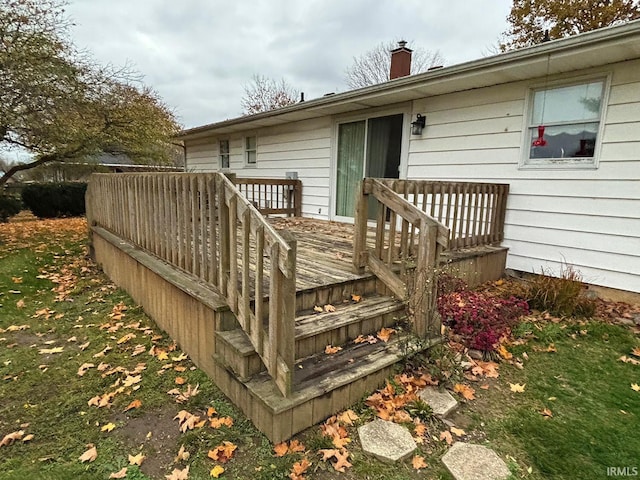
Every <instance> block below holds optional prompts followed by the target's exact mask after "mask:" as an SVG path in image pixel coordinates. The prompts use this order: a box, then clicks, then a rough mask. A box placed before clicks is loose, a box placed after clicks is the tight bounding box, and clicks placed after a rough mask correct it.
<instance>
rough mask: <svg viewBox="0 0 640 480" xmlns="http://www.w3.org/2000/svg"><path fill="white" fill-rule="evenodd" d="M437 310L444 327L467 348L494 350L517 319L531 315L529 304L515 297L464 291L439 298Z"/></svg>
mask: <svg viewBox="0 0 640 480" xmlns="http://www.w3.org/2000/svg"><path fill="white" fill-rule="evenodd" d="M438 311H439V312H440V315H441V316H442V320H443V322H444V324H445V325H448V326H450V327H451V329H452V330H453V332H454V333H456V334H458V335H460V336H461V337H462V338H463V339H464V341H465V343H466V345H467V346H468V347H470V348H475V349H478V350H483V351H492V350H495V349H496V347H497V346H498V343H499V340H500V338H501V337H502V336H503V335H507V334H508V333H509V331H510V329H511V327H512V326H514V325H515V323H516V322H517V320H518V318H520V317H521V316H522V315H526V314H527V313H529V305H528V304H527V302H526V301H524V300H521V299H519V298H515V297H510V298H506V299H505V298H498V297H493V296H491V295H488V294H486V293H481V292H472V291H468V290H463V291H458V292H451V293H446V294H444V295H441V296H440V297H438Z"/></svg>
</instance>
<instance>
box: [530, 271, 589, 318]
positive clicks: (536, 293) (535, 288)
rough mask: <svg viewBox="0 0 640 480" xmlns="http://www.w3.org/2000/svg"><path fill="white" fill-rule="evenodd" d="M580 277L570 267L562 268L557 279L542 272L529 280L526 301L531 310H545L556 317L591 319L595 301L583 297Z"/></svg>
mask: <svg viewBox="0 0 640 480" xmlns="http://www.w3.org/2000/svg"><path fill="white" fill-rule="evenodd" d="M583 292H584V283H583V282H582V275H581V274H580V272H578V271H577V270H575V269H574V268H573V267H572V266H571V265H567V266H563V267H562V269H561V271H560V276H559V277H552V276H550V275H549V274H548V272H545V271H544V270H543V271H542V272H541V274H540V275H535V276H533V277H532V278H530V279H529V287H528V289H527V300H528V302H529V306H530V307H531V308H535V309H537V310H546V311H548V312H549V313H550V314H551V315H555V316H558V317H591V316H593V314H594V313H595V309H596V304H595V301H594V300H592V299H589V298H586V297H585V296H584V295H583Z"/></svg>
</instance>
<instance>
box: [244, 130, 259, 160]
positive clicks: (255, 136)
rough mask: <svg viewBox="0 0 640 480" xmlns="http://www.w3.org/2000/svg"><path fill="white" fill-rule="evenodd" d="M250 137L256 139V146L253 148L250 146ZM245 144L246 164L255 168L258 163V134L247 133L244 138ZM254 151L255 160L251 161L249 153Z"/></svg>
mask: <svg viewBox="0 0 640 480" xmlns="http://www.w3.org/2000/svg"><path fill="white" fill-rule="evenodd" d="M250 138H254V139H255V147H254V148H253V149H250V148H249V145H248V141H249V139H250ZM243 146H244V166H245V167H250V168H254V167H256V166H257V165H258V136H257V135H246V136H245V137H244V138H243ZM251 152H254V154H255V161H254V162H250V161H249V153H251Z"/></svg>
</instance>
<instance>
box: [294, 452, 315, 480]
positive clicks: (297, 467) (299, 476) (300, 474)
mask: <svg viewBox="0 0 640 480" xmlns="http://www.w3.org/2000/svg"><path fill="white" fill-rule="evenodd" d="M310 466H311V462H310V461H309V460H307V458H306V457H305V458H303V459H302V460H300V461H299V462H296V463H294V464H293V467H292V468H291V473H290V474H289V478H291V479H292V480H303V479H304V473H305V472H306V471H307V470H308V469H309V467H310Z"/></svg>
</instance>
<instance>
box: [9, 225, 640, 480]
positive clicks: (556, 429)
mask: <svg viewBox="0 0 640 480" xmlns="http://www.w3.org/2000/svg"><path fill="white" fill-rule="evenodd" d="M86 243H87V236H86V223H85V222H84V221H83V220H81V219H63V220H47V221H36V220H29V221H23V222H14V223H8V224H0V305H1V306H0V399H1V401H0V479H23V478H52V479H57V478H60V479H66V478H89V479H91V478H96V479H98V478H100V479H103V478H128V479H145V478H150V479H165V478H168V479H180V478H184V479H199V478H233V479H255V480H260V479H265V480H266V479H293V480H295V479H299V480H300V479H305V478H307V479H324V478H329V479H349V480H353V479H378V478H385V479H387V478H388V479H418V478H445V479H446V478H451V477H450V476H449V474H448V473H447V472H446V471H445V470H444V468H443V467H442V465H441V463H440V457H441V456H442V454H443V453H444V452H446V450H447V448H448V446H449V445H450V444H452V443H453V442H454V441H458V440H464V441H471V442H475V443H485V442H486V443H487V444H488V445H489V446H491V447H492V448H494V449H495V450H496V451H497V452H498V453H499V454H500V455H501V456H502V458H504V459H505V460H507V462H508V463H509V465H510V468H511V470H512V472H513V476H514V478H532V479H542V478H567V479H569V478H571V479H574V478H585V479H590V478H604V477H605V476H606V471H607V470H606V468H607V467H640V465H639V464H638V463H639V460H638V455H637V452H639V451H640V436H638V435H637V431H638V429H639V427H640V421H639V417H640V391H638V390H640V386H639V384H640V340H639V329H638V327H637V326H636V325H635V320H634V319H635V318H636V314H637V313H639V312H638V310H637V309H634V307H630V306H628V305H624V304H604V303H603V304H601V305H600V306H599V309H598V312H599V314H600V316H601V317H605V318H604V320H603V319H599V320H567V319H560V318H556V317H551V316H550V315H548V314H547V315H545V314H544V313H539V312H533V313H532V314H531V315H528V316H527V317H525V318H524V319H522V320H521V321H520V322H519V323H518V325H517V326H515V327H514V328H513V332H512V336H511V338H510V339H509V340H508V341H507V342H504V343H503V344H502V347H501V348H500V349H499V350H498V352H499V355H500V358H499V359H498V358H494V359H492V360H491V361H482V360H472V359H470V358H468V357H467V356H466V350H465V349H464V347H462V345H461V344H459V343H456V342H455V341H451V342H448V343H446V344H445V345H444V346H442V347H439V348H436V349H433V350H432V351H431V352H430V354H429V355H427V356H424V357H419V358H418V357H415V358H410V359H407V362H406V368H405V369H404V370H399V371H398V373H397V374H396V375H395V376H394V377H392V378H390V379H389V380H388V382H387V383H386V385H384V386H383V388H381V389H380V390H379V391H377V392H371V395H369V396H367V397H366V398H363V399H362V401H361V402H359V403H358V404H357V405H354V406H353V407H352V409H351V410H348V411H346V412H342V413H341V414H339V415H337V416H335V417H331V418H329V419H327V420H326V421H325V422H324V423H323V424H321V425H319V426H316V427H312V428H310V429H308V430H307V431H306V432H303V433H302V434H300V435H298V436H296V437H295V438H294V439H292V440H291V441H289V442H285V443H282V444H279V445H273V444H271V443H270V442H269V441H268V440H267V439H266V438H265V437H264V436H263V435H262V434H261V433H260V432H258V431H257V430H256V429H255V428H254V427H253V425H252V424H251V422H249V421H248V420H247V419H246V417H244V415H243V414H242V413H241V412H239V411H238V410H237V409H236V408H235V407H234V406H233V405H232V404H230V403H229V402H228V400H226V398H225V397H224V396H223V395H222V394H221V393H220V391H219V390H218V389H217V388H216V386H215V385H214V384H213V383H212V382H211V381H210V380H209V379H208V378H207V377H206V375H204V374H203V373H202V372H201V371H200V370H198V369H197V368H196V367H195V365H193V364H192V363H191V362H190V360H189V359H188V357H187V356H186V355H185V354H184V353H182V352H181V351H180V349H179V347H178V346H177V345H175V344H174V343H173V342H172V340H171V339H170V338H168V337H167V336H166V335H165V334H163V333H162V332H161V331H159V330H158V329H157V327H156V326H155V325H154V324H153V322H152V321H151V320H150V319H148V317H146V315H145V314H144V312H143V311H142V309H141V308H140V307H139V306H136V305H135V303H134V302H133V301H132V300H131V299H130V298H129V297H128V296H127V295H126V293H125V292H123V291H122V290H120V289H118V288H116V287H115V286H114V285H113V284H112V283H111V282H110V281H109V280H108V279H107V278H106V277H105V276H104V275H103V274H102V273H100V271H99V270H98V269H97V268H96V267H95V265H93V264H92V262H91V261H90V260H88V259H87V257H86ZM500 288H505V286H504V285H501V287H500ZM622 320H625V321H622ZM452 340H455V338H453V339H452ZM461 362H463V363H461ZM433 384H438V385H440V386H442V387H447V388H449V389H450V390H451V391H452V392H453V394H454V395H456V396H457V397H458V399H459V400H460V402H461V406H460V407H459V409H458V411H457V412H456V413H455V414H454V415H453V416H452V417H451V418H450V420H449V421H448V422H447V423H445V422H442V421H441V420H438V419H435V418H434V417H433V416H431V415H430V411H429V409H428V407H426V406H425V405H424V404H422V403H421V402H420V401H418V400H417V397H416V393H417V392H418V391H419V390H420V389H421V388H424V387H425V386H427V385H433ZM375 417H380V418H385V419H389V420H393V421H396V422H398V423H401V424H404V425H405V426H406V427H407V428H408V429H409V430H410V431H411V432H412V435H413V436H414V438H415V439H416V441H417V443H418V450H417V451H416V453H415V455H413V456H412V457H410V458H409V459H408V460H407V461H405V462H402V463H399V464H396V465H387V464H383V463H381V462H378V461H377V460H375V459H372V458H370V457H369V456H367V455H366V454H364V453H363V451H362V449H361V447H360V445H359V442H358V435H357V427H358V426H359V425H361V424H363V423H365V422H367V421H370V420H372V419H373V418H375Z"/></svg>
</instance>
